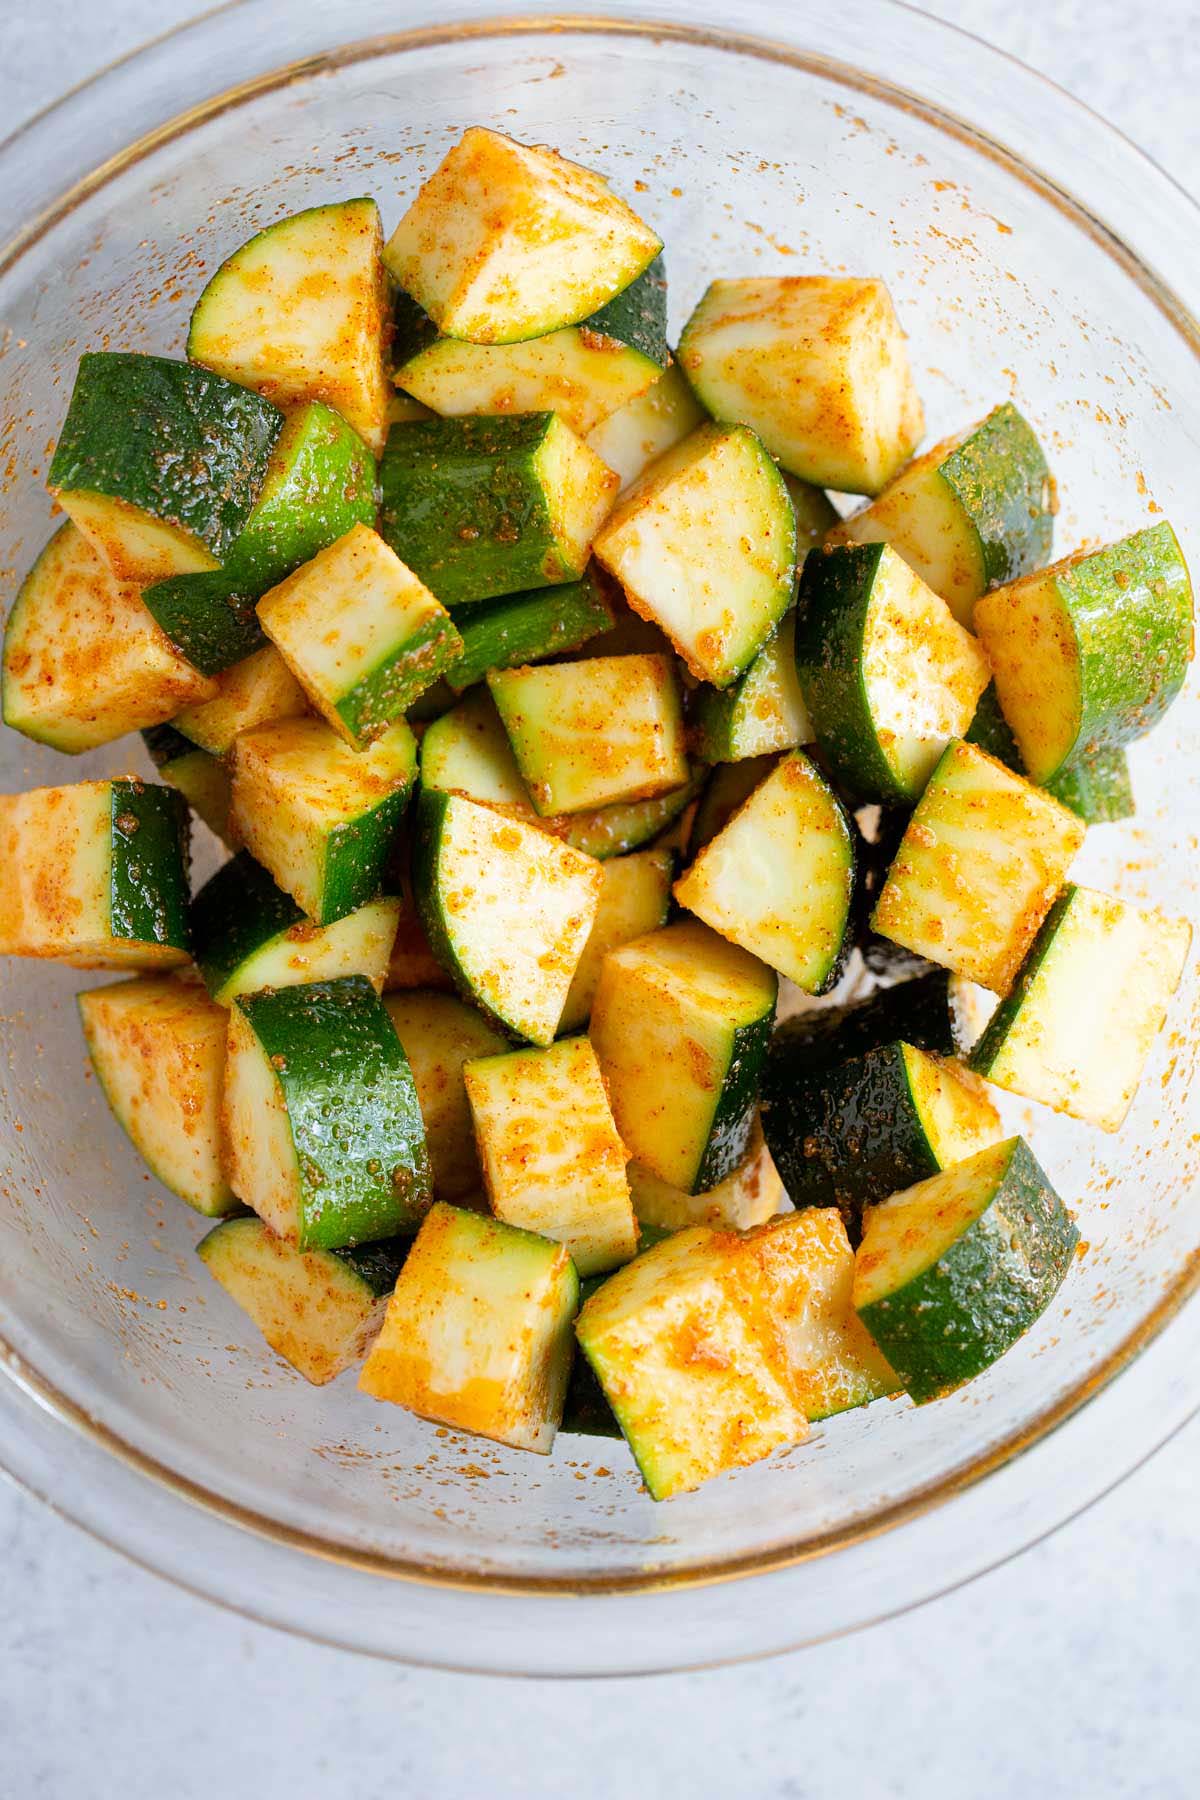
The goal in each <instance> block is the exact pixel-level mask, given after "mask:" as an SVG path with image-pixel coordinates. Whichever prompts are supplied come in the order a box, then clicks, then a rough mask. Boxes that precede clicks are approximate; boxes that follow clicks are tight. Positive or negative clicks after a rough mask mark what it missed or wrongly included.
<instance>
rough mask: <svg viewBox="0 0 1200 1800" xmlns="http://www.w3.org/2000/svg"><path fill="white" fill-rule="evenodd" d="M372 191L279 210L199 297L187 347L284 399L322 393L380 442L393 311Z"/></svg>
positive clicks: (285, 402)
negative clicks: (285, 213)
mask: <svg viewBox="0 0 1200 1800" xmlns="http://www.w3.org/2000/svg"><path fill="white" fill-rule="evenodd" d="M382 251H383V232H382V229H381V227H380V223H379V209H378V207H377V206H376V205H375V202H374V201H373V200H338V201H334V202H333V203H332V204H330V205H327V206H313V207H309V208H308V209H307V210H306V211H304V212H299V213H293V214H291V215H290V217H288V218H285V219H277V220H276V221H275V223H274V224H273V225H268V226H267V228H266V230H265V231H260V232H258V234H257V235H256V236H255V237H252V238H251V239H250V240H249V242H248V243H245V244H243V245H242V246H241V248H240V249H238V250H235V251H234V253H233V255H232V256H230V257H228V258H227V260H226V261H225V262H223V263H222V264H221V266H220V268H219V269H218V270H217V272H216V274H215V275H214V276H213V277H212V280H211V281H210V282H209V284H208V286H207V287H206V288H205V290H204V292H203V293H202V294H201V296H200V298H199V300H198V301H197V302H196V307H195V310H194V312H193V313H192V322H191V326H190V329H189V331H188V345H187V348H188V355H189V356H190V357H191V358H192V359H193V360H194V361H195V362H198V363H203V364H204V365H205V366H206V367H207V368H210V369H216V370H217V371H218V373H220V374H221V375H226V376H228V377H229V379H230V380H231V381H237V382H241V383H242V385H243V386H244V387H247V388H255V389H257V391H258V392H259V393H260V394H266V395H267V396H268V397H269V398H270V399H272V400H274V401H276V402H277V403H278V404H279V405H280V406H290V405H293V404H295V403H296V402H297V401H301V400H323V401H325V402H326V403H327V404H328V405H329V406H332V407H334V408H336V410H337V411H338V412H339V413H341V414H342V416H343V418H345V419H347V420H348V421H349V422H350V424H351V425H352V426H353V427H354V429H355V431H357V432H358V434H359V436H360V437H362V438H364V439H365V440H366V442H367V443H368V444H369V445H370V446H371V448H372V450H374V451H375V453H376V455H378V454H379V452H380V451H381V450H382V449H383V440H384V436H385V434H386V431H387V407H388V381H387V367H386V356H385V351H386V345H387V339H388V334H389V327H390V318H389V311H388V291H387V280H386V276H385V273H384V269H383V264H382V262H381V260H380V258H381V255H382Z"/></svg>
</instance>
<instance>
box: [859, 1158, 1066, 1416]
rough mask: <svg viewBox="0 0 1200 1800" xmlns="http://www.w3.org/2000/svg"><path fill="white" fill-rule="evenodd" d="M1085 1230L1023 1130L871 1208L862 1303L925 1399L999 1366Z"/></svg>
mask: <svg viewBox="0 0 1200 1800" xmlns="http://www.w3.org/2000/svg"><path fill="white" fill-rule="evenodd" d="M1078 1242H1079V1233H1078V1232H1077V1231H1076V1229H1075V1227H1074V1225H1073V1224H1072V1223H1071V1219H1070V1216H1069V1215H1068V1213H1067V1211H1066V1208H1065V1207H1064V1206H1063V1203H1062V1201H1061V1200H1060V1199H1059V1197H1058V1195H1057V1194H1056V1193H1055V1191H1054V1189H1053V1188H1052V1187H1051V1185H1050V1182H1049V1181H1048V1180H1047V1178H1046V1175H1045V1173H1044V1172H1043V1171H1042V1169H1041V1168H1040V1167H1039V1166H1038V1163H1037V1160H1036V1158H1035V1157H1034V1155H1033V1152H1032V1151H1031V1150H1030V1148H1029V1146H1028V1144H1026V1142H1025V1140H1024V1139H1023V1138H1019V1137H1014V1138H1008V1139H1006V1140H1005V1141H1004V1142H1003V1143H999V1144H993V1145H991V1146H990V1147H989V1148H988V1149H986V1150H981V1151H979V1153H978V1154H977V1155H975V1156H972V1157H970V1158H968V1159H967V1160H966V1161H964V1162H961V1163H959V1164H958V1165H957V1166H956V1167H955V1168H952V1169H947V1170H945V1171H944V1172H943V1173H942V1174H940V1175H934V1176H933V1177H931V1179H930V1180H928V1181H922V1182H918V1183H917V1185H916V1186H915V1187H911V1188H909V1189H908V1190H907V1191H906V1192H904V1193H901V1194H894V1195H893V1196H892V1197H891V1198H890V1199H889V1200H885V1201H884V1202H883V1203H882V1204H881V1205H879V1206H873V1207H871V1208H869V1210H868V1212H867V1214H866V1217H865V1219H864V1222H863V1239H862V1243H861V1244H860V1245H859V1247H858V1255H857V1258H856V1261H855V1269H854V1306H855V1310H856V1311H857V1313H858V1316H859V1318H860V1319H861V1320H862V1322H863V1324H864V1325H865V1326H866V1327H867V1330H868V1331H869V1332H870V1334H871V1336H872V1337H873V1338H874V1340H875V1342H876V1343H877V1344H878V1346H879V1348H880V1350H881V1351H882V1352H883V1354H884V1355H885V1356H886V1357H887V1360H888V1362H889V1363H890V1364H891V1365H892V1367H893V1368H894V1369H895V1371H896V1373H897V1375H899V1377H900V1379H901V1381H902V1382H903V1383H904V1386H905V1387H906V1388H907V1389H908V1392H909V1394H910V1395H911V1396H912V1398H913V1399H914V1400H915V1401H916V1402H917V1404H918V1406H921V1405H923V1404H924V1403H925V1402H926V1401H928V1400H936V1399H937V1398H938V1397H939V1396H940V1395H942V1394H945V1393H948V1392H949V1391H950V1390H951V1389H952V1388H956V1387H958V1386H960V1385H961V1383H962V1382H964V1381H970V1380H971V1379H972V1378H973V1377H974V1376H976V1375H980V1374H982V1373H983V1371H984V1370H985V1369H987V1368H990V1366H991V1365H992V1363H994V1362H995V1361H996V1360H997V1358H999V1357H1001V1356H1003V1355H1004V1352H1005V1351H1006V1350H1009V1349H1011V1348H1012V1346H1013V1345H1014V1344H1015V1343H1016V1341H1017V1339H1018V1338H1019V1337H1021V1336H1023V1334H1024V1333H1025V1332H1026V1331H1028V1329H1029V1327H1030V1326H1031V1325H1032V1324H1033V1323H1034V1321H1035V1320H1037V1319H1039V1318H1040V1317H1041V1315H1042V1313H1043V1312H1045V1310H1046V1308H1047V1306H1048V1305H1049V1304H1050V1302H1051V1300H1052V1299H1053V1298H1054V1296H1055V1294H1056V1293H1057V1292H1058V1290H1059V1288H1060V1287H1061V1286H1062V1283H1063V1280H1064V1278H1065V1276H1066V1273H1067V1270H1068V1269H1069V1267H1070V1265H1071V1258H1072V1256H1073V1255H1074V1253H1075V1246H1076V1245H1077V1244H1078Z"/></svg>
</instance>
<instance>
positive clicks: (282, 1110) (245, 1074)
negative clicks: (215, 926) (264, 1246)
mask: <svg viewBox="0 0 1200 1800" xmlns="http://www.w3.org/2000/svg"><path fill="white" fill-rule="evenodd" d="M225 1055H226V1062H225V1091H224V1098H223V1100H222V1109H221V1119H222V1131H223V1135H224V1140H225V1167H226V1170H227V1172H228V1175H229V1185H230V1187H231V1188H232V1189H233V1191H234V1193H235V1194H236V1195H237V1197H238V1199H239V1200H244V1201H245V1203H246V1205H247V1206H250V1207H253V1209H254V1211H255V1212H256V1213H257V1214H258V1216H259V1218H260V1219H262V1220H264V1221H265V1223H266V1224H267V1225H269V1226H270V1228H271V1230H272V1231H273V1232H274V1233H275V1234H276V1236H277V1237H281V1238H287V1239H289V1240H291V1241H292V1242H293V1243H294V1242H295V1239H296V1235H297V1230H298V1214H299V1185H300V1169H299V1164H298V1160H297V1156H296V1145H295V1141H294V1139H293V1137H292V1125H291V1120H290V1118H289V1117H288V1109H287V1103H286V1101H285V1100H284V1097H283V1088H282V1087H281V1085H280V1082H279V1078H278V1076H277V1075H276V1073H275V1070H274V1069H273V1068H272V1067H271V1062H270V1058H269V1057H268V1056H267V1054H266V1051H265V1050H264V1049H263V1047H262V1045H261V1044H260V1043H259V1041H258V1038H257V1037H256V1036H255V1034H254V1031H253V1028H252V1027H251V1025H250V1022H249V1020H248V1019H247V1018H246V1016H245V1014H244V1013H243V1012H242V1010H241V1008H240V1007H237V1006H234V1007H232V1008H231V1009H230V1011H229V1014H228V1035H227V1037H226V1044H225Z"/></svg>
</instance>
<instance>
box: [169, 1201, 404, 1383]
mask: <svg viewBox="0 0 1200 1800" xmlns="http://www.w3.org/2000/svg"><path fill="white" fill-rule="evenodd" d="M409 1241H410V1240H409V1239H408V1238H388V1239H386V1240H385V1241H384V1242H383V1243H381V1244H365V1245H363V1246H362V1247H361V1248H360V1249H357V1250H297V1249H296V1247H295V1245H294V1244H289V1243H288V1242H287V1240H286V1239H285V1238H280V1237H276V1235H275V1233H274V1232H273V1231H271V1230H270V1229H269V1228H268V1227H267V1226H266V1225H264V1224H263V1222H262V1220H261V1219H253V1218H244V1219H227V1220H226V1221H225V1223H224V1224H223V1225H218V1226H217V1227H216V1229H215V1230H213V1231H210V1232H209V1234H208V1236H207V1237H206V1238H202V1239H201V1241H200V1242H199V1244H197V1246H196V1252H197V1255H198V1256H199V1257H200V1258H201V1260H202V1261H203V1262H204V1264H205V1266H206V1267H207V1269H208V1272H209V1274H210V1275H212V1276H213V1277H214V1278H215V1279H216V1280H217V1281H219V1282H220V1284H221V1286H222V1287H223V1288H224V1289H225V1292H226V1293H227V1294H228V1295H229V1296H230V1298H231V1299H233V1300H234V1301H236V1302H237V1304H238V1305H239V1306H240V1307H241V1309H242V1311H243V1312H244V1313H245V1314H246V1315H247V1316H248V1317H249V1318H250V1319H251V1320H252V1321H253V1323H254V1324H255V1325H257V1326H258V1329H259V1330H260V1331H261V1332H262V1334H263V1336H264V1338H265V1339H266V1340H267V1343H268V1344H269V1345H270V1347H271V1349H272V1350H274V1351H275V1353H276V1355H277V1356H282V1357H283V1359H284V1361H285V1362H289V1363H291V1365H292V1367H293V1369H295V1370H296V1372H297V1374H299V1375H303V1377H304V1379H305V1381H311V1382H312V1384H313V1386H314V1387H322V1386H324V1384H325V1383H326V1382H327V1381H332V1380H333V1379H334V1378H335V1376H338V1375H341V1374H342V1373H343V1371H344V1370H346V1369H349V1368H352V1367H353V1366H354V1364H355V1363H357V1362H361V1361H362V1359H363V1357H364V1356H365V1355H366V1353H367V1350H368V1349H369V1348H370V1345H371V1342H372V1340H373V1339H374V1338H375V1336H376V1335H377V1333H378V1332H379V1330H380V1327H381V1326H382V1324H383V1317H384V1313H385V1312H386V1311H387V1303H388V1296H389V1294H390V1293H391V1291H392V1289H393V1288H394V1287H395V1285H396V1277H397V1275H398V1274H399V1273H400V1270H401V1267H402V1266H403V1263H404V1259H405V1257H406V1256H407V1254H408V1249H409Z"/></svg>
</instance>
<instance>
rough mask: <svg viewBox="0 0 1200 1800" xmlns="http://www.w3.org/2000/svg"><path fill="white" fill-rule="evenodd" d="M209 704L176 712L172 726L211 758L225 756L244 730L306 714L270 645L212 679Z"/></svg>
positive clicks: (295, 685) (296, 685)
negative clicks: (212, 692)
mask: <svg viewBox="0 0 1200 1800" xmlns="http://www.w3.org/2000/svg"><path fill="white" fill-rule="evenodd" d="M213 686H214V687H215V689H216V692H215V694H214V695H213V697H212V699H211V700H202V701H200V702H199V703H198V704H197V705H195V706H187V707H185V708H184V709H183V711H182V712H179V713H176V715H175V717H174V719H172V721H171V723H172V724H173V725H174V727H175V729H176V731H178V732H179V733H180V734H181V735H182V736H183V737H185V738H187V739H189V740H190V742H191V743H193V744H195V745H196V747H197V749H199V750H207V751H208V753H209V755H210V756H226V755H228V753H229V751H230V750H232V748H233V745H234V742H235V740H236V739H237V738H239V737H240V736H241V735H242V733H243V732H244V731H253V730H255V728H256V727H257V726H259V725H269V724H271V723H273V722H274V721H275V720H276V719H295V718H299V717H300V715H301V714H303V713H306V712H307V711H308V705H307V702H306V701H305V698H304V689H303V688H302V687H301V686H300V683H299V682H298V681H297V680H296V677H295V676H294V675H293V674H292V672H291V670H290V669H289V668H288V666H287V664H286V663H285V662H284V660H283V658H282V657H281V656H280V654H279V652H278V650H276V649H275V647H274V645H273V644H264V645H263V647H262V649H261V650H255V651H254V652H253V653H252V654H251V655H250V656H246V657H243V658H242V661H241V662H236V663H233V664H232V666H231V667H230V668H228V669H222V671H221V673H220V674H219V675H218V676H216V677H215V679H214V682H213Z"/></svg>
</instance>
